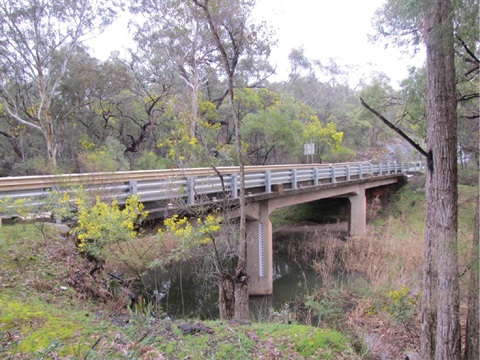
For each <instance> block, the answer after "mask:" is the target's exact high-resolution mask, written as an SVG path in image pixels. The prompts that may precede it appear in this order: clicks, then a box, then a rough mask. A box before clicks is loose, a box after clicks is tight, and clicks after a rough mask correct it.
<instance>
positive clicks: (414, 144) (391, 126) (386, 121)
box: [360, 98, 428, 158]
mask: <svg viewBox="0 0 480 360" xmlns="http://www.w3.org/2000/svg"><path fill="white" fill-rule="evenodd" d="M360 101H361V103H362V105H363V106H364V107H365V108H366V109H367V110H368V111H370V112H371V113H373V114H374V115H375V116H376V117H378V118H379V119H380V120H382V122H383V123H384V124H385V125H387V126H388V127H389V128H390V129H392V130H394V131H395V132H396V133H397V134H399V135H400V136H401V137H402V138H404V139H405V140H407V142H408V143H409V144H410V145H412V146H413V147H414V148H415V149H416V150H417V151H418V152H419V153H420V154H422V155H423V156H425V157H427V158H428V154H427V152H426V151H425V150H424V149H422V147H421V146H420V145H418V144H417V143H416V142H414V141H413V140H412V139H411V138H410V137H409V136H408V135H407V134H405V133H404V132H403V131H402V130H400V129H399V128H398V127H396V126H395V125H393V124H392V123H391V122H390V121H388V120H387V119H386V118H385V117H383V116H382V114H380V113H379V112H378V111H376V110H375V109H372V108H371V107H370V106H368V105H367V103H366V102H365V101H363V99H362V98H360Z"/></svg>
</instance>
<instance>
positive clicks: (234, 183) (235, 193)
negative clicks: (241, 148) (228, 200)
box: [231, 174, 238, 199]
mask: <svg viewBox="0 0 480 360" xmlns="http://www.w3.org/2000/svg"><path fill="white" fill-rule="evenodd" d="M237 179H238V175H237V174H232V180H231V181H232V196H233V198H234V199H237V198H238V182H237Z"/></svg>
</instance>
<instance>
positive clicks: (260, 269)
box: [246, 200, 273, 296]
mask: <svg viewBox="0 0 480 360" xmlns="http://www.w3.org/2000/svg"><path fill="white" fill-rule="evenodd" d="M253 205H254V206H251V207H249V211H248V213H247V228H246V230H247V242H248V246H247V274H248V276H249V277H250V278H249V283H248V292H249V294H250V295H253V296H254V295H271V294H272V293H273V273H272V272H273V244H272V223H271V222H270V220H269V218H268V215H269V214H270V212H269V206H268V200H266V201H261V202H258V203H256V204H253Z"/></svg>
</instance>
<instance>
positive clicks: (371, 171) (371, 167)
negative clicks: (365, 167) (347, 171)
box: [370, 164, 373, 177]
mask: <svg viewBox="0 0 480 360" xmlns="http://www.w3.org/2000/svg"><path fill="white" fill-rule="evenodd" d="M370 175H371V176H372V177H373V164H370Z"/></svg>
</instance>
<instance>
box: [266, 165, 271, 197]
mask: <svg viewBox="0 0 480 360" xmlns="http://www.w3.org/2000/svg"><path fill="white" fill-rule="evenodd" d="M265 192H267V193H271V192H272V172H271V171H270V170H267V171H265Z"/></svg>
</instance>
